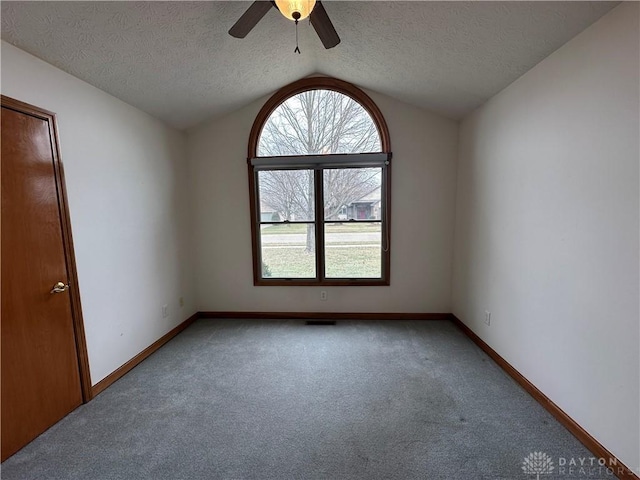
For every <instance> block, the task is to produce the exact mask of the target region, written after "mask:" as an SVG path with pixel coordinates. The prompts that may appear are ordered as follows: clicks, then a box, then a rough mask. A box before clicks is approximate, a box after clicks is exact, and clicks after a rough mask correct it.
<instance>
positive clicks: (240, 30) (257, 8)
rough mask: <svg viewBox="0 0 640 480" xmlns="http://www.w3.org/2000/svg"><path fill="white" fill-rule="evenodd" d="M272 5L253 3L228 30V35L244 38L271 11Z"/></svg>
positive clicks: (269, 3) (261, 2)
mask: <svg viewBox="0 0 640 480" xmlns="http://www.w3.org/2000/svg"><path fill="white" fill-rule="evenodd" d="M272 6H273V4H272V3H271V2H267V1H257V2H253V3H252V4H251V6H250V7H249V8H248V9H247V11H246V12H244V13H243V14H242V16H241V17H240V18H239V19H238V21H237V22H236V23H235V24H234V25H233V27H231V28H230V29H229V35H231V36H232V37H236V38H244V37H246V36H247V34H248V33H249V32H250V31H251V30H252V29H253V27H255V26H256V24H257V23H258V22H259V21H260V20H261V19H262V17H264V16H265V14H266V13H267V12H268V11H269V10H270V9H271V7H272Z"/></svg>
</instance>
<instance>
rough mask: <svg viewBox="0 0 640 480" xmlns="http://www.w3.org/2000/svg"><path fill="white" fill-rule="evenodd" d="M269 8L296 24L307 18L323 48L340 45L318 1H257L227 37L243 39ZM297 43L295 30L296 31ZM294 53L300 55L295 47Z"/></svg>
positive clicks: (334, 30) (327, 16) (338, 38)
mask: <svg viewBox="0 0 640 480" xmlns="http://www.w3.org/2000/svg"><path fill="white" fill-rule="evenodd" d="M271 7H274V8H275V9H277V10H278V11H279V12H280V13H282V15H284V16H285V17H286V18H288V19H289V20H293V21H294V22H296V28H297V26H298V21H299V20H303V19H305V18H307V17H309V21H310V22H311V25H313V28H314V29H315V31H316V33H317V34H318V37H320V41H321V42H322V44H323V45H324V48H333V47H335V46H336V45H338V44H339V43H340V37H339V36H338V34H337V33H336V29H335V28H334V27H333V24H332V23H331V20H329V15H327V11H326V10H325V9H324V6H323V5H322V3H321V2H320V0H318V1H316V0H275V1H263V0H259V1H256V2H253V4H252V5H251V6H250V7H249V8H248V9H247V11H246V12H244V13H243V14H242V16H241V17H240V18H239V19H238V21H237V22H236V23H235V24H234V25H233V27H231V29H230V30H229V35H231V36H232V37H236V38H244V37H246V36H247V34H248V33H249V32H250V31H251V30H252V29H253V27H255V26H256V24H257V23H258V22H259V21H260V20H261V19H262V17H264V16H265V15H266V13H267V12H268V11H269V10H271ZM296 43H297V30H296ZM295 51H296V52H298V53H300V49H298V47H297V46H296V50H295Z"/></svg>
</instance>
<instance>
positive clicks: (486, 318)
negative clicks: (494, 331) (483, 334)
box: [484, 310, 491, 325]
mask: <svg viewBox="0 0 640 480" xmlns="http://www.w3.org/2000/svg"><path fill="white" fill-rule="evenodd" d="M484 323H486V324H487V325H491V312H490V311H489V310H485V312H484Z"/></svg>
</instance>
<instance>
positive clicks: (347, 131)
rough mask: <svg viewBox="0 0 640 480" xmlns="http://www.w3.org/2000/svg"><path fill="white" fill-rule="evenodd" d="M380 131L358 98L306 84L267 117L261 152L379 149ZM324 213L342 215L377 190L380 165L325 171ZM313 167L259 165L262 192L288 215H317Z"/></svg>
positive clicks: (309, 242)
mask: <svg viewBox="0 0 640 480" xmlns="http://www.w3.org/2000/svg"><path fill="white" fill-rule="evenodd" d="M381 148H382V147H381V141H380V135H379V132H378V130H377V127H376V125H375V123H374V122H373V120H372V119H371V116H370V115H369V113H368V112H367V111H366V110H365V109H364V108H363V107H362V106H361V105H360V104H359V103H358V102H356V101H355V100H353V99H352V98H350V97H349V96H347V95H343V94H341V93H338V92H334V91H332V90H308V91H305V92H302V93H299V94H297V95H294V96H292V97H290V98H288V99H287V100H286V101H285V102H283V103H282V104H280V106H278V108H276V109H275V110H274V112H273V113H272V114H271V116H270V117H269V119H268V120H267V122H266V123H265V125H264V127H263V130H262V133H261V135H260V139H259V142H258V152H257V153H258V156H261V157H267V156H286V155H322V154H341V153H342V154H345V153H346V154H348V153H363V152H380V151H381ZM323 181H324V189H325V197H324V202H323V203H324V215H325V219H326V220H328V221H331V220H339V219H340V216H341V215H344V214H343V213H342V214H341V212H342V211H343V210H344V209H345V208H346V206H347V205H349V204H351V203H352V202H355V201H357V200H359V199H362V198H363V197H366V196H367V195H370V194H372V193H373V192H375V191H376V190H377V191H378V192H379V190H380V185H381V173H380V169H379V168H343V169H326V170H325V171H324V178H323ZM313 192H314V180H313V171H312V170H278V171H261V172H260V176H259V195H260V202H261V204H264V205H266V206H267V207H269V208H270V209H272V210H273V211H274V212H277V214H278V215H279V216H280V217H281V219H282V220H288V221H313V219H314V197H313ZM306 251H307V252H309V253H313V252H314V251H315V233H314V229H313V225H311V224H308V225H307V235H306Z"/></svg>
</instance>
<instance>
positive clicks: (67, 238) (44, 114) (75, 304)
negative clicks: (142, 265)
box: [0, 95, 93, 403]
mask: <svg viewBox="0 0 640 480" xmlns="http://www.w3.org/2000/svg"><path fill="white" fill-rule="evenodd" d="M0 97H1V104H2V107H4V108H8V109H11V110H14V111H16V112H20V113H24V114H26V115H31V116H33V117H36V118H39V119H41V120H44V121H46V122H47V124H48V126H49V136H50V138H51V142H52V145H51V146H52V149H51V150H52V152H51V153H52V156H53V168H54V174H55V177H56V178H55V180H56V188H57V190H58V195H57V197H58V211H59V213H60V220H61V222H60V226H61V230H62V243H63V245H64V257H65V263H66V266H67V276H68V278H67V279H68V281H69V294H70V296H71V298H70V299H71V316H72V319H73V331H74V336H75V344H76V353H77V356H78V368H79V374H80V388H81V390H82V402H83V403H87V402H88V401H89V400H91V399H92V398H93V393H92V389H91V373H90V371H89V355H88V353H87V341H86V338H85V332H84V320H83V317H82V304H81V303H80V288H79V286H78V273H77V270H76V258H75V253H74V249H73V237H72V235H71V217H70V216H69V202H68V200H67V190H66V186H65V180H64V169H63V165H62V160H61V156H60V141H59V137H58V123H57V121H56V114H55V113H53V112H50V111H48V110H44V109H42V108H39V107H36V106H34V105H30V104H28V103H24V102H21V101H19V100H15V99H13V98H10V97H7V96H5V95H1V96H0Z"/></svg>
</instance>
